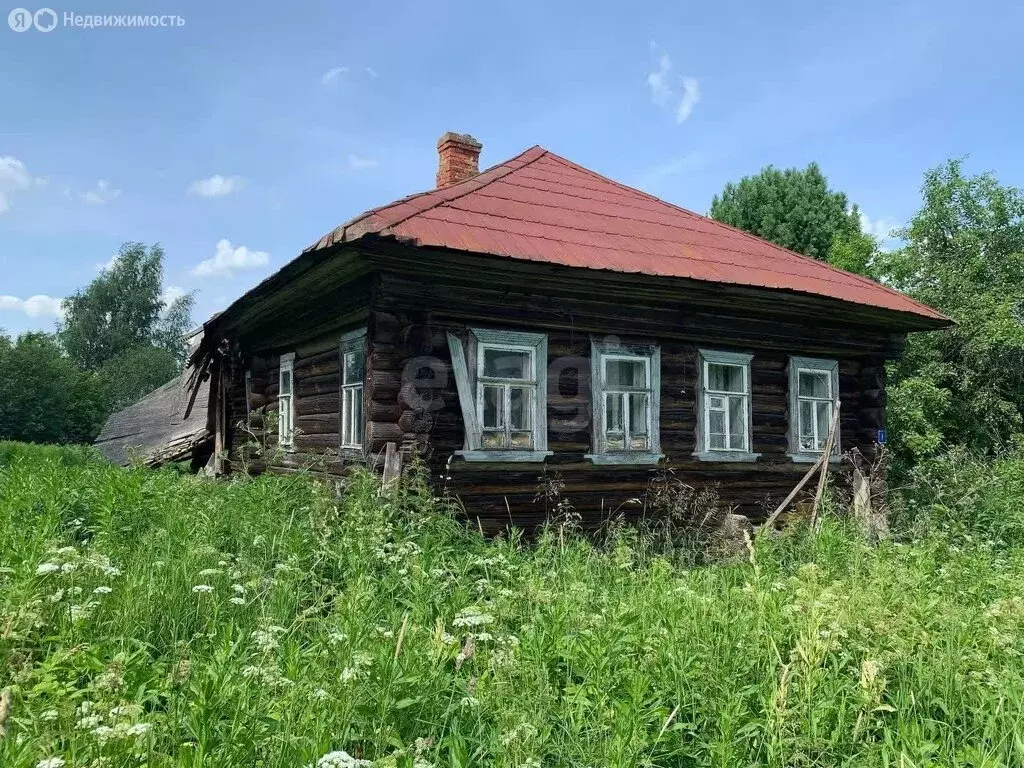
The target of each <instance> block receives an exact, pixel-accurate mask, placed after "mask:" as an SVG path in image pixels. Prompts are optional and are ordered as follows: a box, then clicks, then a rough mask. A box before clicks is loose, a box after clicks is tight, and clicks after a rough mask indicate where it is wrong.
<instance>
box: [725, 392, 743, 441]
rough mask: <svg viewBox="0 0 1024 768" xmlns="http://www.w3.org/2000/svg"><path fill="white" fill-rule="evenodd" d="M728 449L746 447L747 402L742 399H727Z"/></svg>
mask: <svg viewBox="0 0 1024 768" xmlns="http://www.w3.org/2000/svg"><path fill="white" fill-rule="evenodd" d="M729 447H730V448H733V449H735V450H743V449H745V448H746V447H747V401H746V399H745V398H742V397H730V398H729Z"/></svg>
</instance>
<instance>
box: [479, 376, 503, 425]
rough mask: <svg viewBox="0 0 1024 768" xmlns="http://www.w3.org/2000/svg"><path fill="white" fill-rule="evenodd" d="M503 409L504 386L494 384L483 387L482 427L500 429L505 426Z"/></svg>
mask: <svg viewBox="0 0 1024 768" xmlns="http://www.w3.org/2000/svg"><path fill="white" fill-rule="evenodd" d="M504 410H505V388H504V387H495V386H485V387H484V419H483V427H484V429H488V428H492V429H500V428H502V427H504V426H505V420H504V418H503V415H504V414H503V411H504Z"/></svg>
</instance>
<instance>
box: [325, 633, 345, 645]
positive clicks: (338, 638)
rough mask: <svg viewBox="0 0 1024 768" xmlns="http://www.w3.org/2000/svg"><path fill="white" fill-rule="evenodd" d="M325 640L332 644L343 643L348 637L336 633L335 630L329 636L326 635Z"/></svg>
mask: <svg viewBox="0 0 1024 768" xmlns="http://www.w3.org/2000/svg"><path fill="white" fill-rule="evenodd" d="M327 639H328V640H329V641H330V642H332V643H343V642H345V641H346V640H348V635H346V634H345V633H344V632H338V631H337V630H335V631H334V632H331V633H330V634H329V635H327Z"/></svg>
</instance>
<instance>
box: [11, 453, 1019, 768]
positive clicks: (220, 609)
mask: <svg viewBox="0 0 1024 768" xmlns="http://www.w3.org/2000/svg"><path fill="white" fill-rule="evenodd" d="M0 568H2V571H0V688H4V687H7V688H9V689H10V705H9V712H8V714H6V715H3V714H0V720H2V719H4V717H6V722H5V724H4V726H3V728H4V729H6V737H5V738H3V739H2V740H0V765H3V766H5V767H6V766H10V767H11V768H32V767H33V766H37V765H38V764H40V762H43V765H44V766H57V765H60V764H61V763H60V761H64V763H65V764H66V766H68V768H71V767H72V766H73V767H74V768H78V767H79V766H83V767H84V766H97V768H98V767H99V766H137V765H148V766H188V767H190V768H193V767H194V768H198V766H208V767H209V768H236V767H237V768H241V767H243V766H245V767H249V766H266V767H278V766H280V767H281V768H284V767H285V766H287V767H288V768H295V767H299V766H306V765H313V764H316V763H317V762H318V761H319V762H320V764H321V765H324V766H327V765H331V766H334V765H352V764H356V761H357V760H367V761H373V764H375V765H380V766H404V765H408V766H413V765H415V766H417V768H425V766H427V765H429V764H433V765H436V766H442V765H443V766H469V765H495V766H533V767H535V766H563V765H564V766H648V765H651V766H750V765H768V766H779V767H780V768H782V767H783V766H786V767H789V766H819V765H820V766H826V765H829V766H830V765H835V766H904V767H906V768H909V767H910V766H973V767H975V768H980V767H981V766H985V767H986V768H988V767H990V766H992V767H994V766H1019V765H1022V764H1024V721H1022V720H1024V700H1022V697H1024V659H1022V657H1021V653H1022V651H1024V643H1022V639H1021V638H1022V635H1021V632H1022V630H1024V600H1022V598H1021V590H1022V585H1024V550H1019V549H1016V548H1014V547H1012V546H1011V547H1006V546H995V545H992V544H988V543H985V542H984V541H981V540H980V538H979V540H977V541H973V542H971V543H967V544H965V543H964V542H963V541H962V540H961V539H953V538H951V537H949V536H947V535H943V534H939V533H928V534H927V535H926V536H923V537H922V538H919V539H918V540H916V541H914V542H913V543H906V544H897V543H887V544H883V545H882V546H880V547H878V548H876V549H872V548H869V547H867V546H865V545H864V544H863V543H861V541H860V539H859V538H858V537H857V536H856V535H855V534H854V533H852V532H850V531H847V530H845V529H844V528H843V526H842V525H841V524H840V523H838V522H835V521H828V522H827V524H826V525H825V527H824V530H823V531H821V532H820V533H819V534H818V535H816V536H813V537H812V536H807V535H805V534H804V533H801V532H798V531H794V532H791V533H788V534H786V535H783V536H781V537H779V538H770V537H763V538H761V539H759V540H758V541H757V542H756V544H755V545H754V547H753V548H752V550H751V551H750V552H749V553H748V555H747V556H746V557H743V558H741V559H739V560H738V561H735V562H732V563H728V564H719V565H713V566H709V567H703V568H693V567H687V566H685V564H684V563H683V562H682V561H681V560H679V559H677V558H675V557H668V556H665V555H661V554H659V551H658V550H657V549H656V548H654V547H652V546H651V544H650V541H649V540H647V539H645V538H644V536H642V535H641V534H639V533H637V532H636V531H633V530H630V529H625V530H621V531H617V532H616V533H615V534H614V535H613V536H611V537H609V539H608V540H607V541H606V542H603V543H602V544H601V545H600V546H597V545H594V544H592V543H589V542H587V541H584V540H581V539H578V538H576V537H573V536H565V535H559V533H557V532H548V533H546V534H543V535H541V537H540V538H539V540H537V541H534V542H531V543H530V544H529V545H525V544H523V543H521V542H520V541H519V540H518V538H517V537H515V536H507V537H503V538H500V539H497V540H491V541H488V540H485V539H483V538H482V537H480V536H479V535H477V534H475V533H474V532H472V531H467V530H465V529H464V528H463V527H462V526H461V525H460V524H459V523H458V522H456V521H455V520H454V519H453V517H452V515H451V514H450V510H449V509H448V508H447V506H446V505H445V504H444V503H443V502H439V501H438V500H436V499H434V498H433V497H432V496H431V494H430V492H429V491H428V490H427V488H426V486H425V485H424V484H422V483H418V482H415V481H414V482H410V483H408V484H407V485H406V486H405V487H403V488H401V489H397V490H391V491H387V492H382V491H381V489H380V488H379V486H378V483H377V481H376V480H375V479H374V478H372V477H370V476H368V475H365V474H361V475H356V476H355V477H353V478H352V479H351V481H350V482H349V484H348V487H347V488H346V490H345V493H344V495H343V496H342V498H341V499H340V500H335V499H334V498H333V496H332V495H331V494H330V493H329V492H328V489H327V488H326V486H324V485H321V484H317V483H314V482H311V481H309V480H307V479H304V478H280V477H269V476H268V477H261V478H259V479H257V480H254V481H248V480H246V481H243V480H236V481H233V482H222V483H213V482H209V481H206V480H203V479H200V478H196V477H191V476H181V475H177V474H175V473H172V472H152V471H145V470H129V471H125V470H121V469H119V468H115V467H111V466H108V465H105V464H103V463H100V462H97V461H94V460H92V459H91V458H90V456H89V455H88V453H82V452H69V451H68V450H66V449H49V448H25V447H15V446H0ZM0 709H2V706H0ZM342 752H344V753H345V754H341V753H342ZM325 756H327V757H325ZM44 761H49V762H44Z"/></svg>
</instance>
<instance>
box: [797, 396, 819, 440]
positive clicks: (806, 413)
mask: <svg viewBox="0 0 1024 768" xmlns="http://www.w3.org/2000/svg"><path fill="white" fill-rule="evenodd" d="M799 429H800V450H801V451H816V450H818V449H817V447H816V442H815V439H814V403H812V402H811V401H809V400H801V401H800V424H799Z"/></svg>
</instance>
